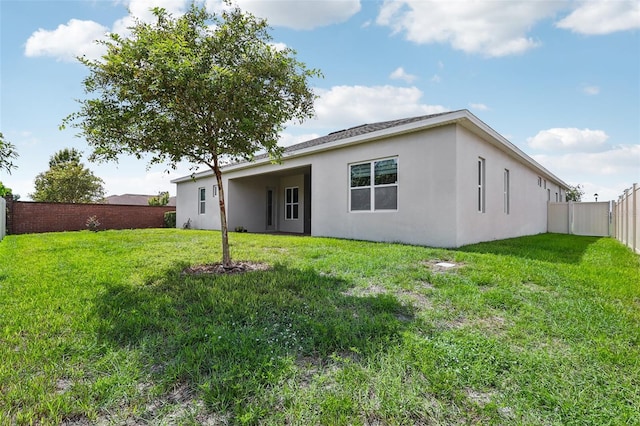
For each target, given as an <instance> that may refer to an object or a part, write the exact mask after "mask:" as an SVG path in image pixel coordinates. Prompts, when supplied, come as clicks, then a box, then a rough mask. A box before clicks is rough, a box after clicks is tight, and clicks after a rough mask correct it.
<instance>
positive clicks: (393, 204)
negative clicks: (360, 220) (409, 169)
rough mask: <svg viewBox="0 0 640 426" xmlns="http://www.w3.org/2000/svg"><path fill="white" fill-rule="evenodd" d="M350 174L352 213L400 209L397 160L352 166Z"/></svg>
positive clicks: (388, 159) (390, 159)
mask: <svg viewBox="0 0 640 426" xmlns="http://www.w3.org/2000/svg"><path fill="white" fill-rule="evenodd" d="M349 172H350V173H349V179H350V183H349V187H350V189H351V191H350V210H351V211H372V210H373V211H377V210H397V209H398V159H397V158H386V159H382V160H376V161H371V162H368V163H359V164H352V165H351V166H349ZM372 177H373V179H372Z"/></svg>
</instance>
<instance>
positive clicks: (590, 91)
mask: <svg viewBox="0 0 640 426" xmlns="http://www.w3.org/2000/svg"><path fill="white" fill-rule="evenodd" d="M582 93H584V94H585V95H589V96H595V95H598V94H600V88H599V87H598V86H584V87H583V88H582Z"/></svg>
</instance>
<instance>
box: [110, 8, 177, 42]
mask: <svg viewBox="0 0 640 426" xmlns="http://www.w3.org/2000/svg"><path fill="white" fill-rule="evenodd" d="M124 4H125V5H126V6H127V9H128V10H129V14H128V15H127V16H125V17H123V18H121V19H118V20H117V21H116V22H114V24H113V32H114V33H117V34H120V35H121V36H123V37H128V36H129V35H130V34H131V31H130V30H129V28H130V27H133V26H134V25H135V22H136V19H138V20H140V21H142V22H148V23H151V22H153V21H154V20H155V16H154V14H153V12H152V9H154V8H156V7H161V8H163V9H165V10H166V11H167V12H168V13H170V14H171V15H174V16H180V15H182V14H183V13H184V12H185V10H186V8H187V4H188V3H187V1H186V0H128V1H124Z"/></svg>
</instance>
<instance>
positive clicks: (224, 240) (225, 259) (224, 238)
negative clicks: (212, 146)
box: [213, 158, 231, 268]
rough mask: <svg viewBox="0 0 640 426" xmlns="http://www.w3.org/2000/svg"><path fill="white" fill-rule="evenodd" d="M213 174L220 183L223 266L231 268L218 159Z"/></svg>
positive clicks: (225, 211)
mask: <svg viewBox="0 0 640 426" xmlns="http://www.w3.org/2000/svg"><path fill="white" fill-rule="evenodd" d="M213 173H214V174H215V175H216V182H218V204H219V205H220V231H221V233H222V266H223V267H224V268H230V267H231V255H230V254H229V230H228V228H227V209H226V207H225V203H224V188H223V186H222V171H221V170H220V167H219V166H218V159H217V158H215V159H214V162H213Z"/></svg>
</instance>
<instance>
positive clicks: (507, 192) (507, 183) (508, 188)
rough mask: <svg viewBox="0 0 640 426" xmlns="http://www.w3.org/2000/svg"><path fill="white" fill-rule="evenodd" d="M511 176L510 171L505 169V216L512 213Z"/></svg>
mask: <svg viewBox="0 0 640 426" xmlns="http://www.w3.org/2000/svg"><path fill="white" fill-rule="evenodd" d="M510 180H511V176H510V173H509V169H504V212H505V214H509V213H510V209H511V206H510V201H511V200H510V198H511V182H510Z"/></svg>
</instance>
